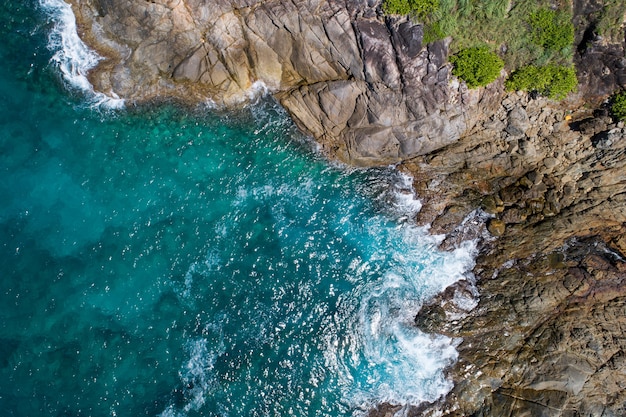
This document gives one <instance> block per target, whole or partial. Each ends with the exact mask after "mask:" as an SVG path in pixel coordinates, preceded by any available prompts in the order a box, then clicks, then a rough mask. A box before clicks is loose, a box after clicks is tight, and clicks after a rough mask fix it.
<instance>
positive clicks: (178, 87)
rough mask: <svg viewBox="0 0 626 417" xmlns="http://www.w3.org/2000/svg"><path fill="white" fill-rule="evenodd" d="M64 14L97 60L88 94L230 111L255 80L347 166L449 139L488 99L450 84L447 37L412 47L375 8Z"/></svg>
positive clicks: (239, 7) (173, 0) (275, 6)
mask: <svg viewBox="0 0 626 417" xmlns="http://www.w3.org/2000/svg"><path fill="white" fill-rule="evenodd" d="M74 9H75V11H76V12H77V15H78V18H79V22H80V24H81V28H82V33H83V35H84V38H85V39H86V40H87V41H88V42H89V43H90V44H91V45H92V46H94V47H95V48H96V49H97V50H98V51H100V52H101V53H102V54H104V55H105V56H106V57H107V58H108V59H107V60H106V61H104V62H103V63H102V64H101V65H100V66H99V67H98V69H97V70H96V71H95V72H94V73H93V74H91V81H92V83H93V84H94V86H95V87H96V89H98V90H100V91H103V92H105V93H106V92H109V93H115V94H117V95H119V96H121V97H124V98H127V99H129V100H136V101H146V100H150V99H154V98H158V97H163V96H167V97H172V96H173V97H178V98H180V99H184V100H191V101H206V100H211V101H213V102H215V103H217V104H218V105H234V104H236V103H239V102H242V101H244V100H247V99H248V98H249V94H251V92H252V90H253V89H254V86H255V85H258V83H262V84H263V85H265V86H266V87H267V88H268V89H269V91H270V92H271V93H273V94H274V95H275V97H277V99H278V100H279V101H280V102H281V104H282V105H283V106H284V107H285V108H286V109H287V111H288V112H289V113H290V114H291V115H292V117H293V119H294V120H295V121H296V123H297V124H298V125H299V126H300V127H301V128H302V129H303V130H304V131H306V132H308V133H310V134H311V135H312V136H314V137H315V138H316V139H317V140H318V141H319V142H320V143H321V144H322V145H323V147H324V149H325V150H326V151H327V152H328V153H329V154H332V155H333V156H334V157H337V158H339V159H341V160H343V161H346V162H348V163H351V164H356V165H380V164H389V163H396V162H399V161H401V160H404V159H406V158H408V157H411V156H415V155H421V154H425V153H428V152H431V151H433V150H435V149H438V148H441V147H442V146H445V145H447V144H450V143H453V142H454V141H456V140H457V139H458V138H459V137H461V135H462V134H463V132H465V131H467V130H468V128H470V127H471V125H472V124H473V121H474V119H475V118H476V117H477V116H479V115H480V114H482V113H483V112H487V113H489V107H490V105H491V104H495V103H497V102H498V94H492V92H487V94H485V91H471V92H469V91H467V90H466V89H465V88H464V86H463V85H461V84H459V83H458V82H456V81H455V80H451V78H450V66H449V64H448V63H447V46H448V45H447V43H446V41H440V42H435V43H433V44H430V45H422V27H421V26H420V25H417V24H414V23H412V22H411V21H409V20H408V19H407V18H383V17H382V16H381V15H380V10H379V4H377V2H372V4H367V3H365V2H361V1H346V2H344V1H326V0H310V1H284V0H270V1H254V0H247V1H244V0H242V1H237V0H218V1H207V0H184V1H183V0H155V1H150V2H148V1H140V0H91V1H81V2H79V1H75V2H74ZM485 96H488V97H489V100H490V101H491V102H490V103H486V102H484V100H482V99H483V98H484V97H485ZM481 100H482V101H481ZM479 102H480V105H478V103H479Z"/></svg>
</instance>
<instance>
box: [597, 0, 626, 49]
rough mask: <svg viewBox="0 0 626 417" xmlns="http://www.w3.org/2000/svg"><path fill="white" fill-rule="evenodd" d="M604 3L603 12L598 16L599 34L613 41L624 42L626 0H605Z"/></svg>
mask: <svg viewBox="0 0 626 417" xmlns="http://www.w3.org/2000/svg"><path fill="white" fill-rule="evenodd" d="M603 3H604V5H603V7H602V12H601V13H600V15H599V16H597V21H598V23H597V25H596V30H597V31H598V34H599V35H600V36H602V37H604V38H606V39H608V40H609V41H611V42H623V41H624V26H623V25H624V16H626V2H625V1H624V0H604V1H603ZM592 18H593V16H592Z"/></svg>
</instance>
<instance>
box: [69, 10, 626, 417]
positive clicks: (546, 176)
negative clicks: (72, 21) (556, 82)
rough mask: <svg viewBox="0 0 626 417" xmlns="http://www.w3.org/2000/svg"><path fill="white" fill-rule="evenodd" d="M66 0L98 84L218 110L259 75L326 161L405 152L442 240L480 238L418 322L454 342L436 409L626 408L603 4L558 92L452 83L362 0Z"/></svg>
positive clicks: (622, 241) (582, 24) (553, 412)
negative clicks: (454, 357) (561, 97)
mask: <svg viewBox="0 0 626 417" xmlns="http://www.w3.org/2000/svg"><path fill="white" fill-rule="evenodd" d="M72 1H73V5H74V10H75V12H76V14H77V17H78V20H79V24H80V28H81V35H82V36H83V37H84V39H85V40H86V41H87V42H88V43H89V44H90V45H91V46H92V47H94V48H95V49H97V50H98V51H99V52H100V53H101V54H103V55H104V56H105V57H106V59H105V60H104V61H103V62H102V63H101V64H100V65H99V67H98V68H97V70H96V71H94V72H93V73H92V74H91V81H92V82H93V84H94V86H95V88H96V89H98V90H100V91H102V92H104V93H110V94H111V93H115V94H117V95H119V96H121V97H124V98H126V99H128V100H130V101H136V102H146V101H150V100H158V99H160V98H163V97H174V98H178V99H181V100H185V101H191V102H202V101H207V100H210V101H212V102H215V103H216V104H218V105H226V106H232V105H237V104H238V103H240V102H242V100H245V99H246V98H247V97H248V95H249V94H250V93H251V91H252V89H253V88H254V86H255V85H258V84H257V83H259V82H261V83H263V85H265V86H267V88H268V90H269V91H270V92H271V93H272V94H273V95H274V96H275V97H276V98H277V99H278V100H279V101H280V103H281V104H282V105H283V106H284V107H285V108H286V109H287V111H288V112H289V113H290V114H291V116H292V117H293V119H294V120H295V122H296V123H297V124H298V126H299V127H300V128H302V129H303V130H304V131H305V132H308V133H309V134H311V135H312V136H313V137H315V139H316V140H318V141H319V142H320V144H321V145H322V148H323V150H324V151H325V152H326V153H327V154H328V155H329V156H331V157H334V158H339V159H341V160H343V161H345V162H348V163H351V164H355V165H363V166H367V165H383V164H389V163H401V164H400V169H403V170H406V171H408V172H410V173H411V174H412V175H413V177H414V179H415V180H414V182H415V190H416V192H417V194H418V195H419V197H420V198H421V199H422V200H423V203H424V208H423V209H422V211H421V212H420V213H419V215H418V218H417V221H418V222H420V223H430V224H431V226H432V230H433V232H436V233H447V238H446V240H445V241H444V243H443V245H444V246H445V247H452V246H454V245H455V244H457V243H458V242H460V241H462V240H463V239H469V238H477V237H479V238H481V239H482V243H481V246H482V249H481V252H480V256H479V259H478V262H477V266H476V269H475V271H474V273H475V276H476V282H475V283H473V282H461V283H458V284H457V285H455V286H453V287H451V288H449V289H448V290H446V292H445V293H444V294H442V295H441V296H440V297H438V298H437V299H436V300H433V301H432V302H431V303H430V304H428V305H427V306H425V307H424V308H423V310H422V312H421V314H420V315H419V316H418V317H417V318H416V323H417V325H418V326H419V327H421V328H422V329H425V330H427V331H433V332H441V333H446V334H448V335H450V336H452V337H459V338H463V342H462V343H461V344H460V345H459V352H460V360H459V362H458V363H457V364H456V365H455V366H454V368H452V369H450V370H449V374H450V377H451V378H453V379H454V380H455V382H456V385H455V388H454V390H453V391H452V392H451V393H450V395H448V397H447V398H445V399H443V400H442V402H441V403H438V404H436V405H435V408H436V409H438V410H444V412H446V413H448V414H451V415H477V416H487V415H493V416H506V415H545V416H569V415H607V416H608V415H616V416H617V415H624V414H625V413H626V394H625V393H626V387H625V386H624V385H625V384H626V375H625V373H626V362H625V355H624V352H626V337H624V334H625V330H626V319H625V317H626V307H625V305H626V304H625V302H626V287H625V286H624V285H623V284H624V282H623V281H624V280H625V279H626V266H625V265H626V264H625V259H626V201H625V200H626V130H625V128H624V125H623V124H617V123H615V122H614V121H613V120H611V119H610V117H608V115H607V113H606V111H603V110H602V109H601V108H600V109H599V110H598V111H596V112H594V111H592V110H591V109H592V108H593V107H598V106H600V105H601V102H602V100H604V99H605V98H606V97H607V96H608V95H610V94H611V93H613V92H614V91H616V90H617V89H618V88H624V87H625V86H626V57H625V52H624V51H625V39H624V38H623V37H622V38H621V39H618V40H617V41H616V42H611V41H609V40H606V39H601V38H600V37H598V36H596V35H595V34H594V31H593V28H594V24H595V22H594V21H593V16H597V15H598V13H599V11H601V7H602V4H601V2H592V1H587V0H574V1H573V8H574V23H575V25H576V31H577V35H576V42H577V45H578V47H577V51H578V52H577V55H576V64H577V66H578V73H579V81H580V86H579V92H578V94H574V95H572V96H571V97H570V99H569V101H565V102H563V103H556V102H552V101H549V100H546V99H543V98H534V99H533V98H530V97H529V96H528V95H526V94H517V93H505V92H504V89H503V86H502V80H501V79H500V80H498V81H496V82H495V83H493V84H492V85H490V86H489V87H488V88H483V89H479V90H467V88H466V87H465V86H464V84H462V83H459V82H458V81H457V80H455V79H454V78H453V77H451V74H450V66H449V64H448V63H447V55H448V41H445V40H444V41H438V42H435V43H433V44H429V45H424V44H423V43H422V36H423V29H422V26H420V25H419V24H417V23H415V22H412V21H410V20H408V19H406V18H391V17H384V16H382V14H381V12H380V3H379V2H378V1H376V0H368V1H360V0H291V1H286V0H265V1H260V0H211V1H209V0H152V1H145V0H83V1H79V0H72ZM586 103H587V104H589V106H590V107H589V106H585V104H586ZM476 297H478V305H477V307H476V308H474V309H472V308H471V307H473V306H474V305H475V304H476V303H475V302H466V301H467V300H468V299H475V298H476ZM464 300H465V302H464ZM395 410H396V408H395V407H394V405H382V406H381V407H380V408H379V410H375V411H373V412H372V415H375V414H379V415H387V414H390V413H392V412H395ZM433 410H434V408H428V406H424V407H421V408H420V409H414V410H411V412H412V413H413V414H415V415H420V414H426V415H428V414H429V413H431V414H432V413H434V411H433Z"/></svg>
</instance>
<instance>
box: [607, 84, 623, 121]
mask: <svg viewBox="0 0 626 417" xmlns="http://www.w3.org/2000/svg"><path fill="white" fill-rule="evenodd" d="M610 103H611V113H612V114H613V116H614V117H615V118H616V119H618V120H626V91H622V92H620V93H617V94H615V95H614V96H613V97H611V100H610Z"/></svg>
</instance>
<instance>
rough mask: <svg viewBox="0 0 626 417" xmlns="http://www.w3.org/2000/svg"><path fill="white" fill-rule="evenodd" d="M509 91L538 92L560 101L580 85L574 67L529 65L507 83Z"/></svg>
mask: <svg viewBox="0 0 626 417" xmlns="http://www.w3.org/2000/svg"><path fill="white" fill-rule="evenodd" d="M505 85H506V88H507V90H510V91H512V90H518V91H528V92H532V91H534V92H538V93H539V94H541V95H544V96H546V97H549V98H551V99H556V100H560V99H563V98H565V96H567V94H568V93H570V92H572V91H575V90H576V86H577V85H578V80H577V79H576V70H575V69H574V67H573V66H562V65H545V66H535V65H528V66H525V67H522V68H520V69H518V70H517V71H515V72H514V73H513V74H511V76H510V77H509V78H508V79H507V80H506V82H505Z"/></svg>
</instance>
